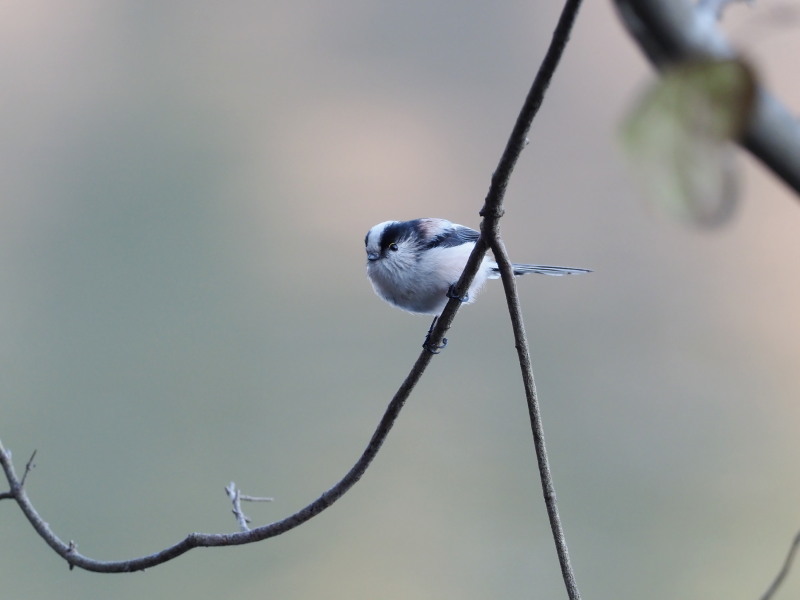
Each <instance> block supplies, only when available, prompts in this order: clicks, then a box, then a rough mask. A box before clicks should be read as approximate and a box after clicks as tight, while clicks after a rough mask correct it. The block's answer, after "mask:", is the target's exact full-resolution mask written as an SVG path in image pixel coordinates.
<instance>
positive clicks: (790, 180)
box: [614, 0, 800, 194]
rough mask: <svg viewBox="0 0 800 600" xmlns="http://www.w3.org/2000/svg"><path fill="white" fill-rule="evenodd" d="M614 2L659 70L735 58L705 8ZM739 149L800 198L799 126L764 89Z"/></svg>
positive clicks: (652, 0)
mask: <svg viewBox="0 0 800 600" xmlns="http://www.w3.org/2000/svg"><path fill="white" fill-rule="evenodd" d="M614 2H615V4H616V6H617V9H618V11H619V15H620V19H621V21H622V22H623V24H624V25H625V26H626V27H627V29H628V32H629V33H630V34H631V36H633V38H634V39H635V40H636V41H637V42H638V43H639V45H640V46H641V48H642V51H643V52H644V53H645V54H646V55H647V57H648V58H649V59H650V61H651V62H653V64H654V65H655V66H656V67H658V68H659V69H660V68H663V67H664V66H666V65H668V64H670V63H673V62H676V61H683V60H688V59H692V58H716V59H725V58H733V57H735V56H736V52H735V50H734V49H733V48H732V47H731V45H730V44H729V43H728V40H727V39H726V38H725V36H724V34H723V33H722V31H721V30H720V29H719V27H718V26H717V21H716V16H717V15H716V12H717V11H716V10H715V9H714V8H713V7H712V6H710V5H709V3H704V4H703V5H702V6H699V7H697V6H694V5H693V4H692V3H691V2H690V1H689V0H614ZM740 143H741V145H742V146H743V147H745V148H747V149H748V150H749V151H750V152H751V153H752V154H753V155H754V156H756V157H757V158H758V159H760V160H761V161H762V162H763V163H764V164H765V165H766V166H767V167H768V168H769V169H771V170H772V171H773V172H774V173H775V175H777V176H778V177H779V178H781V179H782V180H783V181H784V182H785V183H786V184H787V185H788V186H789V187H791V188H792V189H794V191H795V192H797V193H798V194H800V159H798V157H800V121H798V120H797V119H796V118H795V117H794V116H793V115H792V114H791V113H790V112H789V110H787V108H786V107H785V106H784V105H783V104H781V102H780V101H779V100H778V99H776V98H775V97H774V96H773V95H772V94H770V92H769V91H767V90H766V89H764V88H763V87H760V86H759V89H758V91H757V94H756V102H755V106H754V109H753V114H752V118H751V120H750V123H749V126H748V127H747V129H746V131H745V134H744V136H743V137H742V139H741V141H740Z"/></svg>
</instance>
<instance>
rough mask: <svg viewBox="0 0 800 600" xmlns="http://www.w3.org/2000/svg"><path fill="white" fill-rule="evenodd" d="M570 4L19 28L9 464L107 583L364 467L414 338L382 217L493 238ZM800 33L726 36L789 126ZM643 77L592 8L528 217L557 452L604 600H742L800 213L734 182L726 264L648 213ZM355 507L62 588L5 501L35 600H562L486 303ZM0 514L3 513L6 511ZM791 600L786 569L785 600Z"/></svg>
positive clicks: (790, 345) (590, 575) (760, 12)
mask: <svg viewBox="0 0 800 600" xmlns="http://www.w3.org/2000/svg"><path fill="white" fill-rule="evenodd" d="M559 9H560V7H559V3H558V2H501V3H486V2H472V1H468V2H461V3H455V4H454V3H430V2H421V1H410V2H383V3H376V2H365V1H359V0H341V1H339V2H335V3H330V2H320V1H318V0H300V1H297V0H293V1H292V2H285V1H277V2H254V1H248V0H234V1H231V2H226V3H219V2H209V1H206V0H192V1H191V2H189V1H182V2H168V3H157V2H143V1H141V0H136V1H118V2H107V1H100V0H72V1H70V2H62V1H41V0H25V1H24V2H23V1H15V0H9V1H6V2H2V4H1V5H0V13H2V18H0V81H1V82H2V83H0V131H2V134H1V135H0V290H2V292H1V293H0V328H2V336H0V356H2V361H1V362H0V365H2V366H1V367H0V373H1V375H0V377H1V380H2V401H0V437H1V438H2V440H3V442H4V444H5V445H6V446H7V447H9V448H11V449H12V450H13V451H14V453H15V454H14V456H15V459H16V462H17V466H18V468H20V469H21V468H22V467H23V465H24V463H25V461H26V460H27V458H28V456H29V454H30V452H31V451H32V450H34V449H38V456H37V461H36V462H37V467H36V469H35V471H34V472H33V474H32V475H31V476H30V479H29V483H28V490H29V493H30V495H31V497H32V498H33V500H34V502H35V504H36V506H37V507H38V509H39V510H40V512H41V514H42V515H43V517H44V518H45V520H47V521H48V522H49V523H50V524H51V526H52V527H53V528H54V529H55V531H56V532H57V533H58V534H59V535H60V536H61V537H62V538H64V539H66V540H69V539H72V540H75V541H76V542H77V543H78V547H79V550H80V551H82V552H83V553H86V554H88V555H90V556H93V557H96V558H101V559H108V560H110V559H121V558H127V557H132V556H138V555H142V554H148V553H151V552H153V551H156V550H158V549H160V548H162V547H164V546H166V545H169V544H172V543H174V542H176V541H178V540H179V539H181V538H182V537H184V535H185V534H187V533H188V532H191V531H206V532H226V531H233V530H235V529H236V523H235V521H234V519H233V517H232V516H231V514H230V505H229V503H228V500H227V498H226V496H225V494H224V492H223V487H224V486H225V485H226V484H227V483H228V482H229V481H231V480H234V481H236V483H237V484H238V485H239V486H241V487H242V488H243V490H244V491H245V492H246V493H250V494H255V495H269V496H274V497H275V498H276V500H275V502H274V503H272V504H264V505H261V504H260V505H253V506H247V507H246V510H247V512H248V514H249V515H250V516H251V518H252V519H253V521H254V525H259V524H264V523H268V522H271V521H273V520H277V519H279V518H282V517H283V516H285V515H287V514H289V513H291V512H294V511H295V510H297V509H298V508H300V507H302V506H303V505H305V504H306V503H308V502H310V501H312V500H314V499H315V498H316V497H317V496H318V495H319V494H320V493H321V492H322V491H324V490H325V489H327V488H328V487H329V486H330V485H332V484H333V483H334V482H335V481H336V480H338V479H339V477H340V476H341V475H343V474H344V473H345V472H346V470H347V469H349V467H350V466H351V464H352V463H353V461H354V460H355V459H356V457H357V456H358V455H359V453H360V452H361V451H362V449H363V448H364V446H365V444H366V442H367V440H368V439H369V436H370V435H371V434H372V430H373V428H374V426H375V424H376V423H377V421H378V419H379V417H380V415H381V414H382V411H383V409H384V408H385V406H386V404H387V402H388V401H389V399H390V397H391V395H392V394H393V392H394V390H395V389H396V387H397V386H398V384H399V383H400V382H401V380H402V378H403V377H404V376H405V374H406V372H407V371H408V369H409V368H410V366H411V364H412V362H413V360H414V359H415V357H416V356H417V353H418V352H419V350H420V343H421V342H422V339H423V337H424V334H425V332H426V330H427V327H428V324H429V323H428V320H427V319H425V318H422V317H416V316H413V315H408V314H404V313H402V312H400V311H397V310H394V309H392V308H390V307H389V306H388V305H386V304H384V303H382V302H380V301H379V300H377V298H376V297H375V296H374V295H373V293H372V291H371V289H370V286H369V284H368V282H367V280H366V278H365V276H364V262H365V260H364V255H363V238H364V234H365V233H366V231H367V229H369V227H371V226H372V225H373V224H375V223H377V222H379V221H383V220H386V219H407V218H414V217H419V216H441V217H447V218H450V219H451V220H454V221H456V222H460V223H463V224H466V225H471V226H476V225H477V224H478V222H479V218H478V215H477V212H478V210H479V208H480V207H481V205H482V203H483V198H484V196H485V194H486V191H487V189H488V185H489V178H490V176H491V173H492V171H493V169H494V167H495V165H496V162H497V160H498V158H499V156H500V153H501V151H502V148H503V145H504V144H505V140H506V138H507V136H508V133H509V131H510V129H511V126H512V124H513V121H514V119H515V117H516V114H517V111H518V109H519V107H520V105H521V102H522V99H523V97H524V94H525V92H526V90H527V88H528V86H529V85H530V82H531V80H532V77H533V74H534V72H535V69H536V66H537V65H538V62H539V60H540V59H541V57H542V55H543V53H544V50H545V48H546V44H547V42H548V40H549V38H550V34H551V31H552V28H553V27H554V23H555V21H556V18H557V15H558V11H559ZM798 10H799V9H798V5H797V4H796V3H789V2H777V1H772V2H770V1H768V0H764V1H763V2H759V3H758V5H757V6H755V7H753V8H748V7H746V6H743V5H742V6H738V5H737V6H735V7H733V8H732V9H731V10H730V11H729V14H728V15H727V16H726V26H727V28H728V30H729V31H730V33H731V35H732V37H733V38H734V39H735V40H737V43H739V44H740V45H741V46H742V47H744V48H746V49H747V52H748V54H749V55H750V56H751V57H752V59H753V61H754V62H755V64H756V66H757V68H758V70H759V73H760V74H761V76H762V78H763V79H764V81H765V82H766V83H767V84H768V85H769V86H770V87H771V88H772V89H773V90H775V91H776V92H777V93H778V94H779V95H781V96H782V97H783V99H784V101H785V102H786V103H787V104H788V105H789V106H790V107H793V108H794V110H797V109H798V107H800V87H799V86H798V80H797V77H796V68H797V60H796V57H797V56H798V51H799V46H800V45H799V44H798V37H799V36H800V25H798V22H797V19H796V17H797V11H798ZM650 77H651V73H650V69H649V67H648V65H647V64H646V63H645V62H644V60H643V59H642V57H641V56H640V53H639V51H638V49H637V48H636V47H635V46H634V45H633V44H632V42H631V41H630V40H629V39H628V37H627V35H626V34H625V33H624V31H623V30H622V29H621V27H620V25H619V23H618V22H617V20H616V16H615V14H614V12H613V9H612V6H611V4H610V3H609V2H588V3H587V5H586V6H585V7H584V9H583V11H582V13H581V15H580V18H579V21H578V24H577V27H576V30H575V32H574V35H573V39H572V42H571V44H570V46H569V48H568V51H567V53H566V56H565V59H564V62H563V65H562V67H561V69H560V70H559V72H558V74H557V76H556V78H555V81H554V84H553V86H552V88H551V91H550V93H549V95H548V96H547V98H546V101H545V105H544V108H543V110H542V112H541V113H540V116H539V118H538V119H537V121H536V122H535V124H534V127H533V130H532V132H531V135H530V139H531V143H530V145H529V146H528V148H527V149H526V150H525V153H524V154H523V156H522V159H521V161H520V164H519V166H518V168H517V171H516V173H515V175H514V178H513V180H512V183H511V186H510V188H509V192H508V196H507V204H506V207H507V214H506V217H505V219H504V221H503V231H504V236H505V240H506V243H507V245H508V247H509V250H510V252H511V253H512V256H513V257H514V258H515V259H516V260H518V261H521V262H526V261H527V262H540V263H552V264H566V265H571V266H582V267H589V268H592V269H594V271H595V272H594V273H593V274H592V275H590V276H582V277H575V278H566V279H553V278H546V277H528V278H525V279H523V280H521V281H520V292H521V295H522V299H523V302H524V309H525V316H526V320H527V321H526V323H527V328H528V331H529V334H530V337H531V339H532V345H533V348H532V351H533V357H534V360H535V369H536V374H537V383H538V387H539V392H540V396H541V402H542V410H543V415H544V419H545V427H546V433H547V441H548V447H549V450H550V453H551V460H552V467H553V471H554V476H555V481H556V485H557V489H558V493H559V499H560V508H561V512H562V517H563V519H564V525H565V528H566V532H567V534H568V538H569V542H570V548H571V552H572V558H573V562H574V566H575V568H576V571H577V576H578V581H579V583H580V585H581V587H582V591H583V593H584V596H585V597H587V598H598V599H599V598H607V599H626V598H631V599H633V598H649V599H651V600H659V599H674V598H707V597H716V598H744V599H751V598H757V597H758V596H759V595H760V594H761V593H762V592H763V591H764V590H765V588H766V586H767V585H768V583H769V582H770V581H771V579H772V578H773V576H774V575H775V573H776V572H777V570H778V568H779V566H780V564H781V562H782V560H783V558H784V556H785V553H786V550H787V548H788V545H789V542H790V539H791V537H792V536H793V535H794V533H795V531H796V530H797V529H798V528H800V470H799V469H798V464H799V463H800V399H799V398H798V394H799V393H800V371H799V370H798V358H800V318H798V306H800V278H799V277H798V276H799V275H800V243H799V242H798V239H800V235H799V234H800V204H799V203H798V199H797V198H796V197H795V196H794V195H793V194H792V193H791V192H790V191H789V190H788V189H787V188H785V187H784V186H783V185H782V184H781V183H779V182H777V181H776V180H775V179H774V178H773V177H772V175H771V174H770V173H769V172H766V171H765V170H764V169H763V168H762V167H761V166H760V165H759V164H758V163H756V162H755V161H754V160H753V159H752V158H750V157H749V156H747V155H746V154H745V153H739V156H738V160H739V166H740V168H741V174H742V185H743V194H742V202H741V206H740V208H739V210H738V211H737V213H736V215H735V218H734V219H733V220H732V221H731V222H730V223H729V224H727V225H726V226H724V227H722V228H719V229H717V230H714V231H701V230H698V229H696V228H693V227H691V226H687V225H685V224H681V223H676V222H675V221H672V220H670V219H669V218H667V217H665V216H662V215H660V214H658V213H657V212H655V211H653V210H651V209H650V208H649V207H648V206H647V205H646V204H645V203H644V202H643V201H642V199H641V196H640V194H639V191H638V190H637V189H635V186H634V185H632V183H631V178H630V173H629V172H628V170H627V166H626V165H625V164H624V163H623V162H622V160H621V158H620V152H619V149H618V142H617V139H616V131H617V127H618V124H619V121H620V119H621V117H622V115H623V114H624V113H625V111H626V110H627V108H628V107H629V106H630V105H631V103H632V102H633V100H634V99H635V98H636V96H637V94H638V93H639V92H640V91H641V89H642V87H643V86H644V85H645V84H646V83H647V82H648V81H649V79H650ZM448 337H449V338H450V345H449V347H448V348H447V350H446V351H445V352H444V353H442V355H441V356H439V357H437V358H436V359H435V360H434V362H433V364H432V366H431V368H430V369H429V371H428V373H427V374H426V376H425V378H424V380H423V381H422V383H421V384H420V386H419V388H418V390H417V391H416V393H415V394H414V395H413V397H412V398H411V400H410V401H409V403H408V405H407V407H406V408H405V410H404V412H403V413H402V415H401V417H400V419H399V422H398V423H397V425H396V429H395V430H394V431H393V432H392V434H391V435H390V437H389V439H388V441H387V443H386V445H385V447H384V448H383V450H382V451H381V453H380V454H379V456H378V458H377V460H376V461H375V463H374V465H373V466H372V468H371V469H370V470H369V471H368V473H367V474H366V476H365V477H364V478H363V480H362V481H361V482H360V483H359V484H358V485H357V486H356V487H355V488H354V489H353V490H352V491H351V492H350V493H349V494H348V495H347V496H345V497H344V498H343V499H342V500H341V501H340V502H339V503H338V504H336V505H335V506H334V507H332V508H331V509H330V510H328V511H327V512H325V513H323V514H322V515H321V516H319V517H318V518H316V519H314V520H313V521H311V522H310V523H308V524H306V525H305V526H303V527H301V528H300V529H297V530H294V531H292V532H291V533H289V534H286V535H284V536H281V537H279V538H276V539H272V540H269V541H266V542H263V543H260V544H257V545H251V546H247V547H239V548H228V549H211V550H207V549H200V550H195V551H192V552H190V553H189V554H187V555H185V556H183V557H181V558H179V559H177V560H175V561H173V562H170V563H168V564H166V565H162V566H160V567H158V568H154V569H152V570H150V571H147V572H145V573H138V574H130V575H99V574H92V573H86V572H82V571H78V570H76V571H72V572H70V571H69V570H68V569H67V568H66V565H65V564H64V562H63V561H62V560H61V559H59V558H58V557H56V556H55V555H54V554H53V553H52V552H51V551H50V550H49V548H47V547H46V545H45V544H44V543H43V542H42V540H41V539H39V538H38V537H37V536H36V535H35V534H34V532H33V531H32V530H31V528H30V527H29V526H28V525H27V523H26V522H25V521H24V520H23V517H22V515H21V513H20V512H19V510H18V509H17V508H16V507H15V505H13V504H12V503H11V502H2V503H0V581H1V582H2V590H3V591H2V596H3V598H8V599H9V600H28V599H41V598H56V597H58V598H64V599H68V600H71V599H78V598H115V599H118V600H124V599H139V598H200V599H205V598H208V599H211V598H220V597H235V598H239V599H242V600H247V599H255V598H265V597H268V598H281V599H286V600H292V599H309V598H325V599H333V598H336V599H339V598H342V599H344V598H347V599H376V598H380V599H385V600H391V599H400V598H403V599H412V598H413V599H434V598H436V599H439V598H461V599H464V600H467V599H473V598H474V599H478V598H481V599H483V598H532V597H533V598H558V597H564V592H563V587H562V583H561V580H560V575H559V571H558V567H557V562H556V558H555V552H554V549H553V543H552V540H551V538H550V535H549V530H548V525H547V521H546V516H545V511H544V507H543V504H542V500H541V492H540V489H539V483H538V477H537V473H536V467H535V460H534V454H533V449H532V444H531V439H530V432H529V426H528V423H527V415H526V411H525V404H524V399H523V396H522V388H521V384H520V382H519V379H518V377H517V367H516V363H515V353H514V347H513V341H512V336H511V332H510V328H509V326H508V320H507V317H506V315H505V309H504V303H503V298H502V291H501V288H500V286H499V285H498V284H495V285H493V286H491V287H489V288H488V289H487V290H486V291H485V292H484V293H483V295H482V297H481V300H480V302H479V303H477V304H476V305H474V306H470V307H468V308H467V309H465V310H463V311H461V312H460V313H459V315H458V317H457V320H456V322H455V327H454V329H453V330H451V331H450V334H449V336H448ZM0 487H2V486H0ZM798 594H800V573H798V572H796V571H795V572H794V573H792V575H791V576H790V578H789V580H788V582H787V584H786V586H785V588H784V589H783V591H782V594H781V596H780V597H782V598H795V597H797V596H798Z"/></svg>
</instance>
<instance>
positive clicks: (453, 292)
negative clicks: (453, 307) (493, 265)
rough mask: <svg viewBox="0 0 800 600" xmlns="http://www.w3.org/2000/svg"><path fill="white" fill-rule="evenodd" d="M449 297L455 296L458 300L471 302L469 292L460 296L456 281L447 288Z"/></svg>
mask: <svg viewBox="0 0 800 600" xmlns="http://www.w3.org/2000/svg"><path fill="white" fill-rule="evenodd" d="M447 297H448V298H455V299H456V300H460V301H461V302H469V294H464V295H463V296H459V295H458V294H456V284H455V283H451V284H450V288H449V289H448V290H447Z"/></svg>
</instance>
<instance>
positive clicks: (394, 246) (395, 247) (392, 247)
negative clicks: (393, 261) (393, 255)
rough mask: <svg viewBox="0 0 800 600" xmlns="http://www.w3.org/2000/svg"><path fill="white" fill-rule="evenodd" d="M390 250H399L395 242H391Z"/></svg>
mask: <svg viewBox="0 0 800 600" xmlns="http://www.w3.org/2000/svg"><path fill="white" fill-rule="evenodd" d="M389 250H391V251H392V252H397V244H395V243H394V242H392V243H391V244H389Z"/></svg>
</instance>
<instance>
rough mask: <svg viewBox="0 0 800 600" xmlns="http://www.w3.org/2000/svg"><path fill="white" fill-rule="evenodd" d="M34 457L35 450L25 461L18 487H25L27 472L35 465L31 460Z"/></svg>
mask: <svg viewBox="0 0 800 600" xmlns="http://www.w3.org/2000/svg"><path fill="white" fill-rule="evenodd" d="M34 458H36V450H34V451H33V452H32V453H31V457H30V458H29V459H28V462H26V463H25V472H24V473H23V474H22V479H20V481H19V486H20V487H25V480H26V479H27V478H28V474H29V473H30V472H31V471H32V470H33V468H34V467H35V466H36V464H35V463H34V462H33V459H34Z"/></svg>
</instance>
